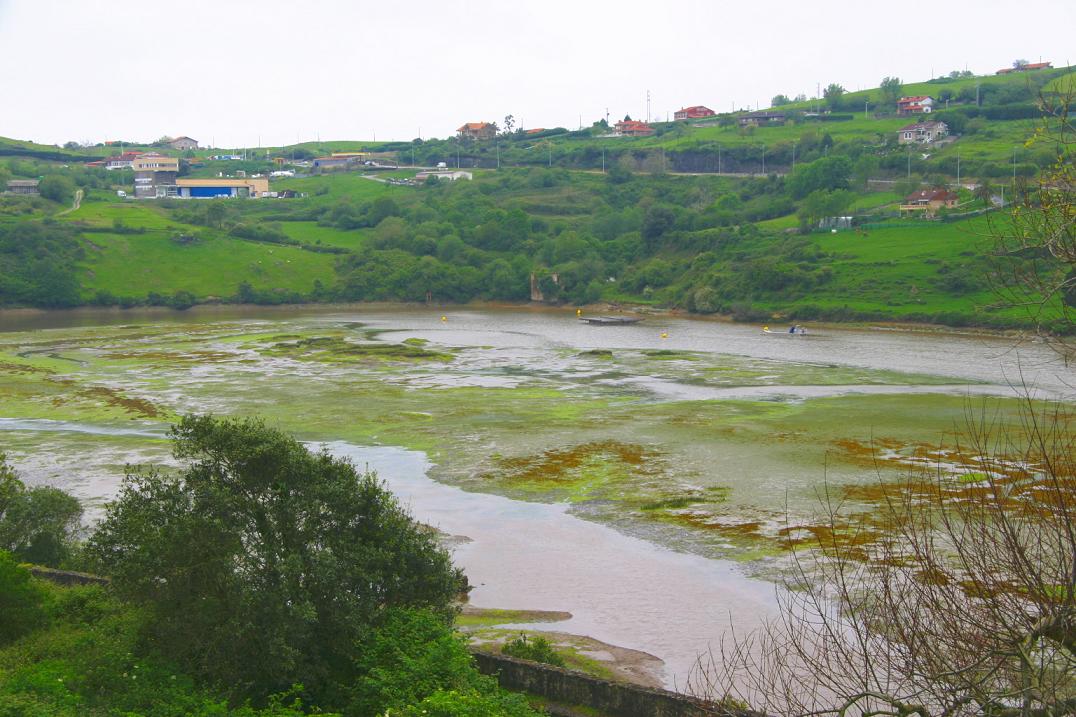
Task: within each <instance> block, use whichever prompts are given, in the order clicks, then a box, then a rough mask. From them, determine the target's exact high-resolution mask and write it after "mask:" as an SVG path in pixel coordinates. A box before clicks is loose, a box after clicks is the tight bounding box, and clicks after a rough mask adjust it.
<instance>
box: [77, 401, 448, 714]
mask: <svg viewBox="0 0 1076 717" xmlns="http://www.w3.org/2000/svg"><path fill="white" fill-rule="evenodd" d="M173 438H174V440H175V455H176V457H177V458H178V459H181V460H184V461H187V465H186V467H185V468H184V469H183V470H182V471H181V472H180V473H179V474H177V475H164V474H162V473H160V472H158V471H156V470H145V471H141V472H133V473H131V474H130V475H128V477H127V479H126V481H125V483H124V486H123V489H122V491H121V493H120V495H119V498H118V499H117V501H116V502H115V503H114V504H112V505H111V506H110V508H109V510H108V514H107V516H106V518H105V519H104V521H103V522H102V523H101V524H100V526H99V527H98V529H97V532H96V533H95V534H94V535H93V536H92V538H91V540H90V543H89V551H90V553H91V555H92V556H93V558H94V559H95V560H96V561H97V564H98V565H99V566H100V569H101V571H102V572H104V573H106V574H109V575H111V576H112V578H113V584H114V586H115V589H116V590H117V592H118V593H119V594H120V595H121V596H123V597H125V598H127V599H129V600H132V601H133V602H135V603H137V604H141V605H145V606H146V607H147V609H148V610H150V611H151V613H152V615H153V619H152V621H151V622H150V623H148V625H147V631H148V636H149V637H150V638H151V640H152V643H153V644H154V645H155V646H157V648H158V649H159V650H160V651H161V652H162V653H163V654H165V655H167V656H168V657H169V658H170V659H172V660H174V661H176V662H177V663H178V664H180V665H182V666H183V667H184V668H185V669H186V670H187V671H188V672H190V673H191V674H193V675H195V676H196V677H199V678H201V679H205V680H208V681H211V682H219V683H221V684H222V685H225V686H226V687H227V689H228V691H229V692H230V693H231V694H232V695H233V696H250V697H254V698H257V699H264V698H265V697H266V696H267V695H269V694H272V693H274V692H278V691H281V690H285V689H287V688H288V687H289V686H290V685H292V684H294V683H302V684H303V685H304V686H305V688H306V690H307V691H308V693H309V694H311V695H313V696H315V697H316V698H317V700H318V701H319V702H320V703H323V704H324V703H337V702H338V701H339V700H340V694H339V691H340V690H341V689H342V687H341V686H342V685H346V684H349V683H350V682H351V680H353V679H354V678H355V677H356V676H357V674H358V672H357V670H358V668H357V665H356V663H355V661H354V649H355V644H356V643H357V642H358V641H359V640H361V639H362V637H363V635H364V634H366V632H367V631H368V630H369V629H371V627H372V626H373V625H375V624H376V623H377V621H378V620H380V619H381V618H382V614H383V612H384V611H385V610H387V609H390V608H393V607H396V606H410V607H423V608H427V609H429V610H432V611H433V612H434V614H437V615H439V616H440V618H441V619H442V620H446V621H447V620H449V619H450V609H449V605H450V601H451V600H453V598H454V597H455V596H456V595H457V594H458V593H459V591H460V590H461V589H462V588H463V578H462V575H461V573H460V572H459V571H458V570H456V569H455V568H453V567H452V565H451V563H450V561H449V558H448V555H447V553H446V552H445V551H444V550H443V549H442V548H440V547H439V546H438V545H437V543H436V542H435V540H434V537H433V536H432V535H431V534H430V533H429V531H427V530H425V529H422V528H420V527H419V526H418V525H416V524H415V523H414V522H413V521H412V520H411V518H410V517H409V516H408V515H407V514H406V513H405V512H404V511H403V510H402V509H401V508H400V506H399V505H398V504H397V503H396V501H395V499H394V498H393V497H392V495H391V494H390V493H389V492H388V491H386V490H385V489H384V488H383V487H382V486H381V484H380V483H379V482H378V481H377V479H376V477H375V476H373V475H371V474H366V475H360V474H359V473H357V472H356V470H355V468H354V467H353V466H352V465H351V464H350V463H348V462H346V461H343V460H338V459H335V458H333V457H332V456H330V455H328V454H327V453H318V454H312V453H310V452H309V451H307V450H306V448H304V447H303V446H302V445H300V444H299V443H297V442H296V441H295V440H294V439H292V438H290V437H288V436H286V435H284V434H282V433H280V432H278V431H275V430H273V429H270V428H268V427H266V426H265V425H263V424H262V423H261V422H259V421H256V420H218V419H214V418H211V417H188V418H185V419H183V421H182V422H181V423H180V424H179V425H177V426H176V427H175V428H174V429H173Z"/></svg>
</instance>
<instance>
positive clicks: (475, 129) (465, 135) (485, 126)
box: [456, 122, 497, 139]
mask: <svg viewBox="0 0 1076 717" xmlns="http://www.w3.org/2000/svg"><path fill="white" fill-rule="evenodd" d="M456 132H457V133H458V134H459V136H460V138H461V139H493V138H494V137H496V136H497V125H495V124H490V123H489V122H468V123H467V124H465V125H463V126H462V127H460V128H459V129H457V130H456Z"/></svg>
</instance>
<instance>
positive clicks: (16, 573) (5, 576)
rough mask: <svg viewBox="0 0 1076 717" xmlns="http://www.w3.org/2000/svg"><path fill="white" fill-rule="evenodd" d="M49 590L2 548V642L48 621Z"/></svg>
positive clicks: (0, 597) (5, 642)
mask: <svg viewBox="0 0 1076 717" xmlns="http://www.w3.org/2000/svg"><path fill="white" fill-rule="evenodd" d="M44 600H45V591H44V589H43V588H42V587H41V586H40V585H38V584H37V583H36V582H35V581H34V578H33V576H32V575H30V571H29V570H27V569H26V568H24V567H22V566H21V565H19V564H18V563H17V562H16V560H15V557H14V556H13V555H12V554H11V553H9V552H7V551H5V550H0V645H6V644H7V643H9V642H11V641H12V640H15V639H18V638H19V637H21V636H23V635H25V634H26V633H28V632H31V631H32V630H34V629H35V628H37V627H38V626H39V625H41V624H42V623H43V622H44V620H45V609H44V607H43V603H44Z"/></svg>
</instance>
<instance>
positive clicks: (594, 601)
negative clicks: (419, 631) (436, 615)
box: [324, 442, 774, 687]
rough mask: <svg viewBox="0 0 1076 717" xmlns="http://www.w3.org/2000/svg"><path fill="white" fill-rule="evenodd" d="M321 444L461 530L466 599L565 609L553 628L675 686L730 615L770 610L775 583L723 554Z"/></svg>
mask: <svg viewBox="0 0 1076 717" xmlns="http://www.w3.org/2000/svg"><path fill="white" fill-rule="evenodd" d="M324 445H325V447H326V448H327V449H328V450H329V451H330V452H331V453H333V454H335V455H339V456H347V457H348V458H351V459H352V460H353V461H354V462H355V463H356V464H357V465H359V466H360V467H362V466H369V468H371V469H373V470H376V471H377V472H378V475H379V476H381V477H382V478H383V479H385V481H386V483H387V484H388V486H389V488H390V489H391V490H392V491H393V493H395V494H396V495H397V496H399V498H400V500H401V501H402V502H403V503H404V505H407V506H410V508H411V510H412V512H413V513H414V515H415V517H416V518H418V519H419V520H421V521H423V522H426V523H429V524H430V525H433V526H436V527H437V528H439V529H441V530H442V531H444V532H446V533H449V534H452V535H462V536H466V537H467V538H469V539H470V541H469V542H464V543H462V544H461V545H459V546H458V547H457V548H456V549H455V553H454V557H455V560H456V563H457V564H458V565H460V566H462V567H463V568H464V570H465V571H466V572H467V576H468V578H469V579H470V581H471V582H472V583H473V584H474V585H475V589H474V590H473V591H472V593H471V603H472V604H473V605H475V606H478V607H497V608H521V609H527V608H531V609H542V610H564V609H567V610H570V611H571V613H572V616H573V617H572V619H571V620H569V621H567V622H558V623H555V624H554V625H551V626H550V627H551V629H556V630H559V631H562V632H570V633H573V634H578V635H589V636H591V637H594V638H596V639H599V640H602V641H604V642H608V643H611V644H615V645H620V646H622V647H630V648H633V649H637V650H642V651H644V652H648V653H650V654H652V655H655V656H657V657H659V658H661V659H662V660H664V662H665V666H666V672H665V675H664V678H665V682H666V684H667V685H668V686H669V687H675V686H677V685H679V686H680V687H683V686H684V685H685V678H686V677H687V675H688V672H689V671H690V669H691V667H692V665H693V664H694V662H695V659H696V658H697V656H698V654H699V652H700V651H705V650H706V649H707V645H708V642H709V641H710V640H716V639H717V638H718V637H719V636H720V635H721V634H723V633H724V632H725V631H726V630H727V629H728V628H729V625H730V624H735V625H736V626H737V629H744V628H750V627H751V626H752V625H755V624H757V621H758V620H759V618H760V617H761V616H763V615H766V614H769V613H771V612H772V610H773V605H774V592H773V591H774V587H773V585H771V584H769V583H766V582H763V581H760V580H752V579H749V578H746V577H744V576H743V575H742V574H741V573H740V571H739V570H738V568H737V567H736V566H735V565H733V564H731V563H728V562H725V561H718V560H707V559H706V558H702V557H699V556H696V555H687V554H684V553H678V552H674V551H672V550H668V549H665V548H661V547H659V546H656V545H654V544H653V543H649V542H647V541H644V540H638V539H636V538H631V537H627V536H625V535H623V534H621V533H618V532H617V531H615V530H613V529H611V528H608V527H605V526H603V525H599V524H596V523H591V522H588V521H585V520H580V519H579V518H576V517H574V516H571V515H569V514H567V513H566V512H565V507H564V506H563V505H559V504H554V505H546V504H541V503H528V502H523V501H515V500H509V499H507V498H502V497H500V496H493V495H485V494H481V493H468V492H465V491H463V490H460V489H459V488H455V487H452V486H446V485H443V484H440V483H437V482H435V481H432V480H430V479H429V478H426V477H425V474H426V470H427V469H428V468H429V464H428V462H427V460H426V457H425V456H424V455H423V454H421V453H418V452H416V451H406V450H402V449H394V448H378V449H370V448H364V447H359V446H353V445H349V444H347V443H342V442H333V443H328V444H324ZM536 627H539V628H540V627H541V626H536V625H530V624H529V625H527V626H526V629H527V630H533V629H535V628H536Z"/></svg>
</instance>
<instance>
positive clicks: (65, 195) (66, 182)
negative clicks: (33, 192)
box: [37, 174, 75, 202]
mask: <svg viewBox="0 0 1076 717" xmlns="http://www.w3.org/2000/svg"><path fill="white" fill-rule="evenodd" d="M37 191H38V192H40V193H41V196H43V197H44V198H45V199H51V200H52V201H54V202H67V201H70V199H71V195H73V194H74V193H75V184H74V182H72V181H71V180H70V179H68V178H67V177H65V176H63V175H62V174H50V175H48V176H47V177H44V178H43V179H42V180H41V181H40V182H39V183H38V185H37Z"/></svg>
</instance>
